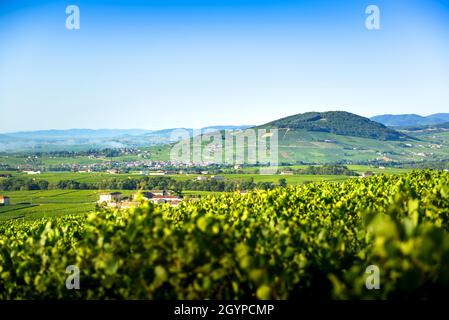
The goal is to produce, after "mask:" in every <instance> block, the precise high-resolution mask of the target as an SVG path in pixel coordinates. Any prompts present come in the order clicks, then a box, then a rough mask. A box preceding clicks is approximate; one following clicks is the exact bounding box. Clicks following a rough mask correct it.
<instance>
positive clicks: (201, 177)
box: [196, 176, 207, 181]
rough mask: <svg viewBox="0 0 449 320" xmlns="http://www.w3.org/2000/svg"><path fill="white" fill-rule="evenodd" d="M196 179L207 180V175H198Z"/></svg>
mask: <svg viewBox="0 0 449 320" xmlns="http://www.w3.org/2000/svg"><path fill="white" fill-rule="evenodd" d="M196 180H198V181H206V180H207V177H205V176H198V177H196Z"/></svg>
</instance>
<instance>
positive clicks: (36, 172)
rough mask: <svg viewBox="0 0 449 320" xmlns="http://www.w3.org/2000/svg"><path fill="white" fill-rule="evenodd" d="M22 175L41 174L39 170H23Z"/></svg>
mask: <svg viewBox="0 0 449 320" xmlns="http://www.w3.org/2000/svg"><path fill="white" fill-rule="evenodd" d="M24 173H26V174H41V171H40V170H38V171H32V170H25V171H24Z"/></svg>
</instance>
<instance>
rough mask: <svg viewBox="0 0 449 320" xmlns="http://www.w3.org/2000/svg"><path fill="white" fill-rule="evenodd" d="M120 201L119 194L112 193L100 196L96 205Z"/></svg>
mask: <svg viewBox="0 0 449 320" xmlns="http://www.w3.org/2000/svg"><path fill="white" fill-rule="evenodd" d="M121 200H122V193H121V192H112V193H105V194H100V199H99V200H98V203H103V202H107V203H108V202H119V201H121Z"/></svg>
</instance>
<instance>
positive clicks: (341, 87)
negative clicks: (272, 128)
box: [0, 0, 449, 132]
mask: <svg viewBox="0 0 449 320" xmlns="http://www.w3.org/2000/svg"><path fill="white" fill-rule="evenodd" d="M69 4H76V5H78V6H79V8H80V13H81V14H80V25H81V28H80V30H70V31H69V30H67V29H66V28H65V20H66V16H67V15H66V13H65V8H66V6H67V5H69ZM370 4H375V5H377V6H378V7H379V8H380V12H381V17H380V18H381V29H380V30H371V31H370V30H367V29H366V28H365V19H366V14H365V8H366V7H367V6H368V5H370ZM325 110H346V111H350V112H354V113H357V114H360V115H364V116H372V115H376V114H384V113H396V114H398V113H418V114H423V115H426V114H431V113H438V112H449V1H448V0H389V1H386V0H369V1H364V0H341V1H336V0H313V1H312V0H309V1H305V0H302V1H301V0H296V1H293V0H290V1H289V0H238V1H237V0H222V1H220V0H209V1H206V0H190V1H189V0H183V1H181V0H154V1H151V0H149V1H137V0H122V1H119V0H115V1H114V0H112V1H111V0H110V1H105V0H103V1H100V0H86V1H83V0H73V1H71V0H64V1H56V0H55V1H30V0H27V1H25V0H14V1H10V0H6V1H5V0H0V132H11V131H22V130H27V131H28V130H38V129H68V128H94V129H96V128H143V129H162V128H172V127H202V126H207V125H218V124H235V125H239V124H261V123H264V122H268V121H271V120H274V119H277V118H281V117H284V116H288V115H292V114H296V113H302V112H307V111H325Z"/></svg>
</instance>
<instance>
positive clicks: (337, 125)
mask: <svg viewBox="0 0 449 320" xmlns="http://www.w3.org/2000/svg"><path fill="white" fill-rule="evenodd" d="M270 127H273V128H279V129H290V130H301V129H303V130H306V131H309V132H326V133H332V134H335V135H341V136H350V137H360V138H369V139H377V140H392V141H397V140H406V139H409V137H407V136H406V135H405V134H403V133H400V132H398V131H395V130H393V129H390V128H387V127H386V126H384V125H383V124H380V123H377V122H374V121H371V120H370V119H367V118H364V117H361V116H358V115H356V114H353V113H349V112H343V111H329V112H308V113H303V114H296V115H293V116H289V117H286V118H282V119H279V120H275V121H272V122H269V123H266V124H264V125H262V126H259V128H270Z"/></svg>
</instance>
